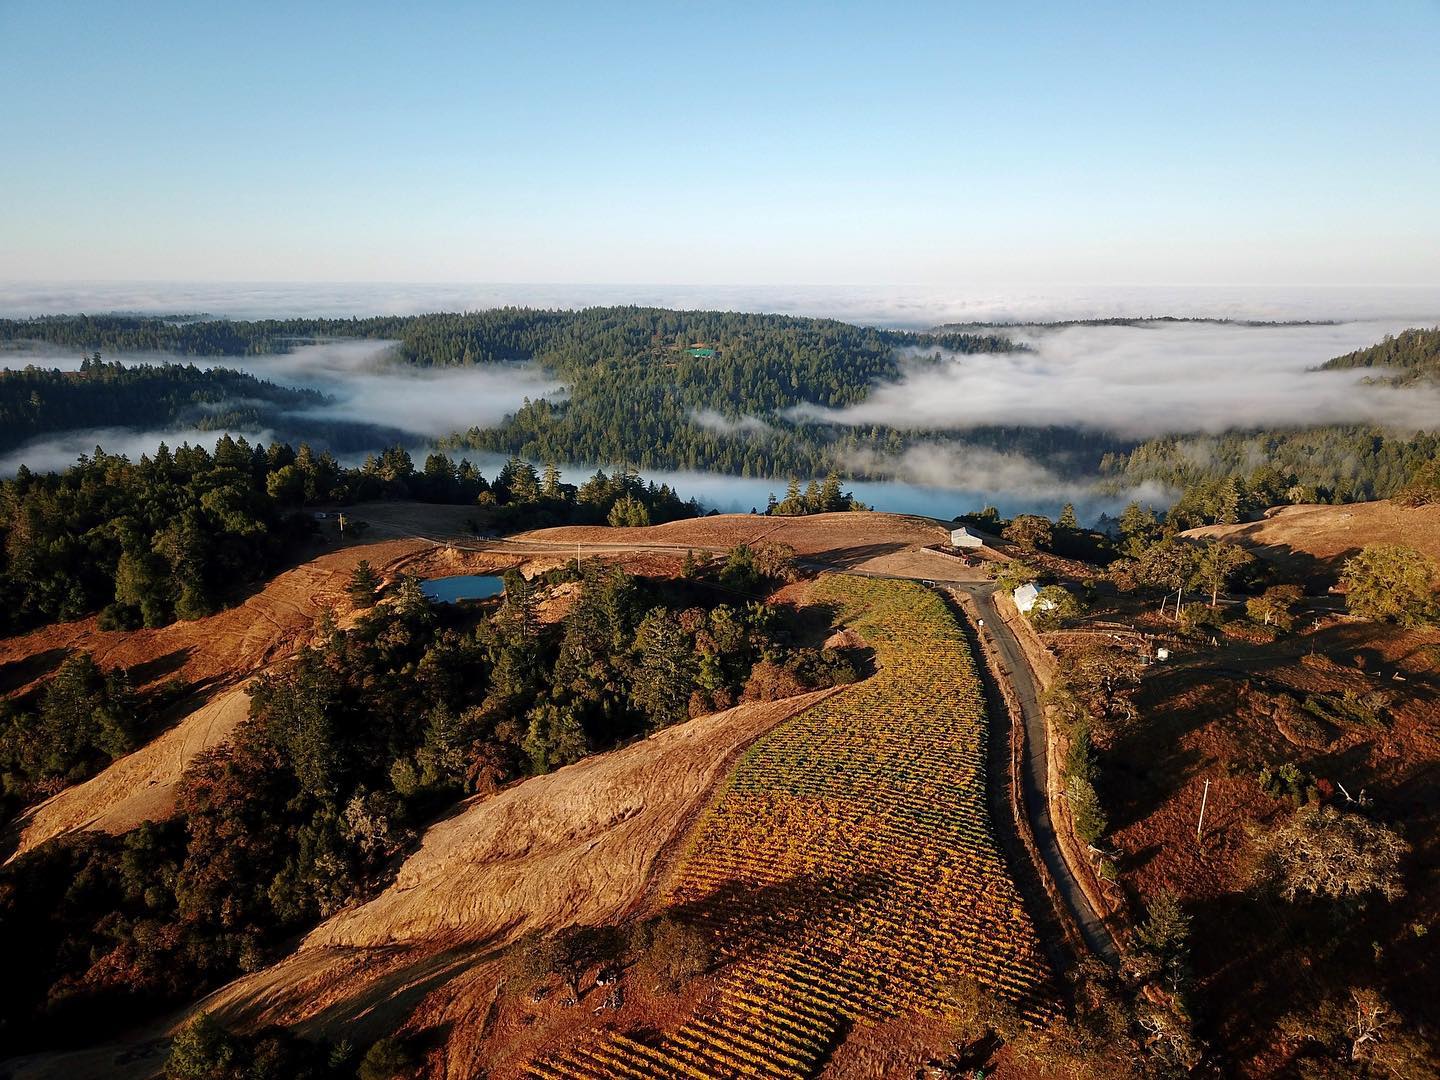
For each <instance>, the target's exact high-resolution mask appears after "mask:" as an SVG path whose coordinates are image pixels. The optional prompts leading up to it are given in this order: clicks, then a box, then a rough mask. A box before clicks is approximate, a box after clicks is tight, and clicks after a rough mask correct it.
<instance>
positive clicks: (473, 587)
mask: <svg viewBox="0 0 1440 1080" xmlns="http://www.w3.org/2000/svg"><path fill="white" fill-rule="evenodd" d="M420 591H421V592H423V593H424V594H425V595H426V596H428V597H430V599H431V600H439V601H440V602H441V603H445V604H453V603H454V602H455V601H456V600H483V599H484V598H485V597H487V596H499V595H500V594H501V593H502V592H504V591H505V582H504V580H503V579H502V578H498V577H494V576H492V575H489V574H457V575H456V576H455V577H439V578H431V579H430V580H429V581H422V582H421V583H420Z"/></svg>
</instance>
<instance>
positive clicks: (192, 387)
mask: <svg viewBox="0 0 1440 1080" xmlns="http://www.w3.org/2000/svg"><path fill="white" fill-rule="evenodd" d="M322 401H324V395H322V394H320V393H318V392H316V391H314V390H303V389H292V388H290V387H285V386H277V385H276V384H275V383H272V382H266V381H263V380H261V379H257V378H255V377H254V376H252V375H247V374H245V373H244V372H239V371H231V370H228V369H226V368H212V369H209V370H202V369H200V368H197V367H195V366H194V365H193V364H159V365H156V364H139V365H130V366H126V365H125V364H122V363H119V362H112V363H107V362H105V361H104V360H102V359H101V358H100V355H99V354H98V353H96V354H95V355H93V356H91V357H90V358H89V359H87V360H85V361H84V362H83V363H82V364H81V365H80V370H79V371H57V370H53V369H46V368H38V367H27V368H22V369H20V370H0V450H8V449H10V448H11V447H14V446H19V445H20V444H21V443H23V442H25V441H26V440H27V439H30V438H34V437H35V436H39V435H45V434H49V433H51V432H56V431H70V430H76V429H80V428H104V427H124V428H134V429H137V430H143V429H146V428H156V427H160V426H184V427H193V428H197V429H199V430H201V431H223V430H225V429H227V428H250V429H254V428H259V427H262V426H266V425H267V424H269V423H270V422H271V421H272V420H273V419H274V413H275V412H276V411H280V410H285V409H301V408H305V407H306V406H312V405H317V404H319V403H320V402H322Z"/></svg>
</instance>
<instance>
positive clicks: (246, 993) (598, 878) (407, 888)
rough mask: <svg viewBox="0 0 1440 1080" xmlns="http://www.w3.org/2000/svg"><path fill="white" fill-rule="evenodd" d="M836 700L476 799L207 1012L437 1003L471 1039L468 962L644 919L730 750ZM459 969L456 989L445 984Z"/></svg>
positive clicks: (752, 712)
mask: <svg viewBox="0 0 1440 1080" xmlns="http://www.w3.org/2000/svg"><path fill="white" fill-rule="evenodd" d="M829 693H831V691H818V692H816V693H812V694H805V695H802V696H799V697H794V698H788V699H785V700H782V701H775V702H762V703H754V704H748V705H741V706H738V707H737V708H734V709H730V710H727V711H725V712H721V713H715V714H713V715H710V716H706V717H700V718H697V719H695V720H692V721H690V722H688V723H685V724H681V725H678V726H676V727H673V728H668V729H666V730H664V731H662V732H660V733H658V734H657V735H655V736H653V737H651V738H649V739H645V740H643V741H641V742H639V743H635V744H633V745H631V746H628V747H625V748H623V749H620V750H616V751H613V752H611V753H608V754H603V755H597V756H595V757H592V758H587V759H585V760H583V761H580V762H578V763H576V764H574V765H570V766H567V767H566V768H563V769H560V770H559V771H557V772H555V773H551V774H549V775H546V776H541V777H536V778H534V779H531V780H527V781H524V782H523V783H520V784H517V785H515V786H513V787H511V788H509V789H507V790H505V791H504V792H501V793H500V794H498V795H495V796H493V797H489V798H483V797H477V798H475V799H472V800H471V801H470V802H469V803H467V804H465V805H463V806H462V807H461V808H460V809H459V810H458V811H457V812H456V813H455V814H454V815H452V816H451V817H449V818H447V819H446V820H444V821H441V822H439V823H438V824H436V825H434V826H432V827H431V828H430V830H429V831H428V832H427V833H426V835H425V837H424V841H423V843H422V844H421V846H420V849H419V850H418V851H417V852H415V854H414V855H412V856H411V857H410V858H409V859H408V860H407V861H406V862H405V864H404V865H403V866H402V867H401V869H400V872H399V874H398V875H397V877H396V879H395V881H394V883H393V884H392V885H391V886H390V887H389V888H388V889H386V890H385V891H384V892H383V893H381V894H380V895H379V896H377V897H376V898H375V899H374V900H372V901H370V902H369V903H367V904H364V905H361V906H360V907H357V908H353V909H351V910H348V911H344V912H341V913H340V914H338V915H336V916H335V917H333V918H332V919H330V920H329V921H327V922H325V923H323V924H321V925H320V926H319V927H318V928H316V929H315V930H314V931H313V932H312V933H311V934H310V935H309V936H308V937H307V938H306V939H305V940H304V942H302V943H301V945H300V947H299V949H298V950H297V951H296V953H295V954H294V955H293V956H291V957H290V958H289V959H287V960H285V961H282V962H281V963H280V964H278V965H276V966H275V967H273V968H270V969H267V970H265V971H263V972H260V973H258V974H256V975H254V976H251V977H248V978H245V979H242V980H240V981H238V982H236V983H234V984H232V985H231V986H229V987H227V988H225V989H224V990H222V991H220V992H219V993H218V994H216V995H215V996H214V997H213V998H212V999H211V1000H209V1001H208V1002H206V1003H205V1007H206V1008H210V1009H213V1010H216V1011H217V1012H218V1013H219V1014H220V1015H221V1016H223V1017H225V1018H227V1019H229V1020H245V1021H248V1022H255V1021H260V1020H264V1021H281V1022H286V1023H297V1022H298V1023H302V1025H303V1024H304V1022H305V1021H311V1022H312V1026H316V1027H319V1028H321V1029H326V1028H329V1027H331V1025H334V1024H335V1023H336V1021H337V1020H339V1019H341V1018H343V1019H344V1020H345V1021H347V1022H349V1021H352V1020H353V1021H370V1022H372V1023H374V1022H378V1024H379V1027H378V1028H377V1031H379V1032H384V1031H385V1030H387V1028H388V1026H389V1025H394V1024H399V1023H401V1022H403V1021H404V1020H405V1019H406V1018H407V1017H408V1015H409V1013H410V1011H412V1010H415V1009H417V1008H418V1009H421V1010H438V1011H439V1012H441V1013H444V1014H445V1016H446V1018H447V1022H448V1023H450V1024H451V1025H454V1026H455V1027H456V1029H455V1030H452V1035H451V1037H452V1038H454V1039H457V1040H459V1041H460V1043H462V1044H468V1043H469V1042H470V1041H471V1040H473V1039H474V1038H475V1037H476V1032H473V1031H469V1032H467V1031H465V1030H464V1025H465V1023H466V1018H467V1016H468V1017H469V1019H470V1020H472V1021H473V1020H475V1019H476V1017H474V1016H472V1015H470V1013H469V1012H468V1011H467V1010H469V1009H471V1008H473V1007H474V1005H475V1001H474V1000H472V999H471V998H470V997H468V996H467V995H469V994H471V993H474V992H476V991H477V988H476V987H475V986H474V985H473V984H474V983H475V981H476V971H475V970H474V969H472V967H471V965H472V963H473V962H474V961H476V960H477V959H478V958H480V957H483V956H485V955H488V954H493V953H494V952H496V951H497V950H499V949H501V948H503V947H504V946H505V945H506V944H508V943H510V942H512V941H514V940H515V939H516V938H518V937H519V936H520V935H522V934H525V933H527V932H531V931H541V932H545V931H553V930H556V929H559V928H561V927H565V926H570V925H574V924H577V923H578V924H584V925H597V924H604V923H612V922H616V921H618V920H620V919H622V918H625V917H627V916H629V915H634V914H636V913H638V912H639V911H640V910H642V909H643V908H644V907H645V905H646V902H647V900H648V899H649V897H650V892H651V889H652V887H653V886H654V884H655V882H656V881H657V880H658V879H659V878H660V877H662V876H663V873H662V871H663V865H664V862H665V860H666V858H667V855H668V854H669V852H670V849H671V846H672V844H673V842H674V840H675V839H676V838H677V837H678V836H680V835H681V834H682V833H683V831H684V830H685V828H686V827H687V825H688V824H689V822H690V821H691V820H692V818H693V816H694V815H695V814H696V813H697V812H698V811H699V809H700V808H701V807H702V806H703V805H704V803H705V801H706V799H707V797H708V796H709V794H710V792H711V791H712V790H713V789H714V788H715V786H716V785H717V784H718V783H719V782H720V781H721V780H722V779H723V778H724V777H725V776H726V774H727V773H728V771H729V768H730V766H731V764H732V763H733V762H734V760H735V757H736V755H737V754H739V753H740V752H741V751H742V750H743V749H744V748H745V747H746V746H748V745H749V744H750V743H752V742H753V741H754V740H755V739H756V738H758V737H759V736H760V735H762V734H763V733H765V732H766V731H768V730H770V729H771V728H773V727H774V726H775V725H777V724H779V723H780V722H781V721H783V720H785V719H787V718H788V717H790V716H792V715H794V714H795V713H796V712H798V711H799V710H801V709H803V708H805V707H807V706H809V705H811V704H813V703H814V702H816V701H818V700H820V699H822V698H824V697H825V696H827V695H828V694H829ZM456 961H461V962H456ZM462 974H463V975H465V976H466V980H465V982H464V983H463V984H461V985H460V986H459V987H452V986H448V985H447V984H448V983H449V980H450V979H451V978H453V977H457V976H460V975H462ZM483 989H493V986H487V987H484V988H483ZM427 995H430V997H429V999H428V1000H427ZM462 1056H463V1055H462ZM454 1075H457V1076H458V1075H472V1074H471V1073H469V1072H465V1071H463V1070H462V1071H460V1072H457V1073H454Z"/></svg>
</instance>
